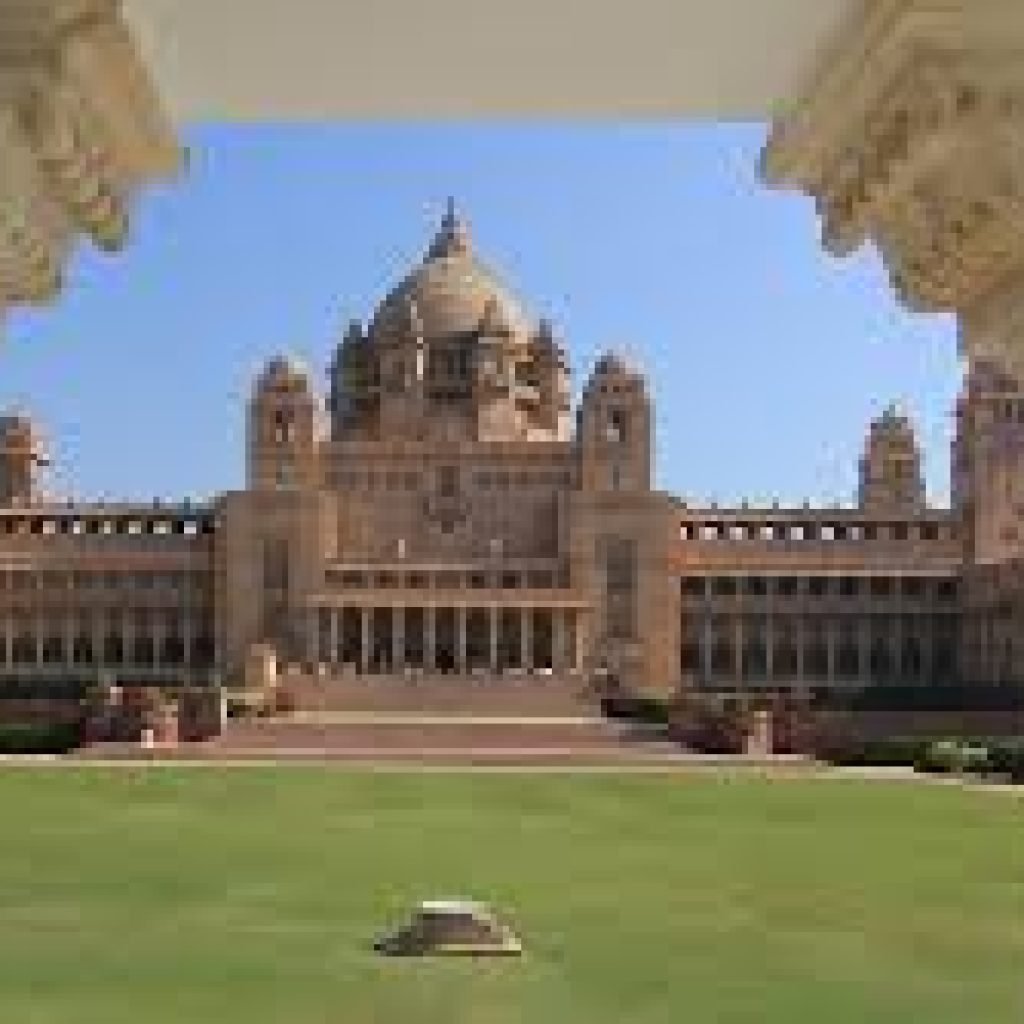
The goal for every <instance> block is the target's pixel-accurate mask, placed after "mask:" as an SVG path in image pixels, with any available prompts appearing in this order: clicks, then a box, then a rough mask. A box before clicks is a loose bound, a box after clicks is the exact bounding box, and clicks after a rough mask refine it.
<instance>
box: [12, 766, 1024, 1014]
mask: <svg viewBox="0 0 1024 1024" xmlns="http://www.w3.org/2000/svg"><path fill="white" fill-rule="evenodd" d="M0 807H2V808H3V833H2V837H0V1020H2V1021H4V1022H7V1021H10V1022H12V1024H15V1022H16V1024H94V1022H95V1024H128V1022H131V1024H137V1022H140V1021H144V1022H146V1024H164V1022H166V1024H171V1022H174V1024H182V1022H188V1024H222V1022H223V1024H233V1022H236V1021H237V1022H245V1024H263V1022H266V1024H331V1022H345V1024H349V1022H351V1024H364V1022H365V1024H381V1022H387V1024H390V1022H395V1024H398V1022H410V1021H416V1022H428V1024H432V1022H436V1024H455V1022H472V1024H512V1022H516V1024H519V1022H523V1024H527V1022H529V1024H547V1022H551V1024H556V1022H557V1024H574V1022H586V1024H604V1022H608V1024H612V1022H614V1024H655V1022H659V1024H661V1022H664V1024H669V1022H671V1024H682V1022H694V1024H740V1022H744V1024H746V1022H749V1024H774V1022H779V1024H783V1022H784V1024H794V1022H801V1024H803V1022H817V1021H824V1022H826V1024H868V1022H870V1024H889V1022H891V1024H915V1022H927V1024H943V1022H947V1024H954V1022H956V1024H1019V1022H1020V1021H1021V1020H1024V800H1021V799H1020V798H1018V797H1015V796H1007V795H1006V794H999V793H984V792H968V791H963V790H960V789H958V788H955V787H949V788H946V787H930V786H923V785H897V784H884V783H882V784H879V783H871V782H863V781H855V780H849V781H847V780H828V781H826V780H814V779H806V780H796V781H794V780H781V779H780V780H772V779H764V778H759V777H757V776H754V775H731V776H726V775H722V776H711V775H686V776H683V775H676V776H659V777H653V776H628V777H627V776H609V775H580V776H547V775H533V776H531V775H500V776H497V775H465V774H459V775H442V774H427V775H417V774H411V773H410V774H370V773H359V772H355V771H345V770H340V769H318V768H306V767H303V768H283V769H280V770H273V769H264V768H250V769H229V770H217V769H206V768H188V767H177V768H156V769H148V770H147V769H142V768H127V767H126V768H122V769H120V770H117V769H112V768H100V767H83V768H74V769H67V770H65V769H61V768H55V769H53V770H31V769H15V768H7V769H4V770H3V773H2V774H0ZM445 895H455V896H461V895H466V896H473V897H478V898H482V899H486V900H488V901H490V902H491V903H492V904H493V905H494V906H495V907H496V908H499V909H501V910H504V911H507V913H508V916H509V917H510V918H511V919H512V921H513V922H514V924H515V925H516V926H517V928H518V930H519V931H520V933H521V935H522V937H523V939H524V942H525V944H526V948H527V955H526V956H525V957H524V958H523V959H522V960H521V961H500V962H497V961H490V962H485V961H478V962H467V961H458V962H455V961H445V962H437V961H416V962H414V961H388V960H383V959H379V958H377V957H375V956H374V955H373V954H372V953H371V952H370V950H369V943H370V942H371V940H372V939H373V937H374V936H375V934H376V933H377V932H378V931H380V930H381V929H382V927H384V926H385V925H386V924H388V923H390V922H393V921H395V920H396V919H400V918H401V917H402V913H403V911H404V910H405V909H406V908H407V907H408V906H409V905H410V904H412V903H413V902H414V901H416V900H417V899H419V898H421V897H430V896H445Z"/></svg>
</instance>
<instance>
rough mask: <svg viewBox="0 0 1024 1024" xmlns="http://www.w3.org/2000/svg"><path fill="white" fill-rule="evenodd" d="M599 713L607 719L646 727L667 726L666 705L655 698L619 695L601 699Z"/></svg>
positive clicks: (667, 710)
mask: <svg viewBox="0 0 1024 1024" xmlns="http://www.w3.org/2000/svg"><path fill="white" fill-rule="evenodd" d="M601 711H602V713H603V714H604V715H605V716H606V717H607V718H616V719H621V720H623V721H627V722H643V723H645V724H647V725H668V720H669V709H668V704H667V703H666V702H665V701H663V700H658V698H656V697H641V696H635V695H631V694H630V695H627V694H623V695H619V696H615V697H602V698H601Z"/></svg>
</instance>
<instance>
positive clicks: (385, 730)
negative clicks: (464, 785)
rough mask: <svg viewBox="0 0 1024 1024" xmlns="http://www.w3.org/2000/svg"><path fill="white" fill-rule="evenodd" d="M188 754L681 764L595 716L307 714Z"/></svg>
mask: <svg viewBox="0 0 1024 1024" xmlns="http://www.w3.org/2000/svg"><path fill="white" fill-rule="evenodd" d="M182 753H184V752H182ZM190 753H191V754H193V755H196V756H202V757H212V758H229V759H254V758H255V759H264V758H274V759H294V758H304V759H329V760H347V761H364V762H396V763H418V764H453V765H456V764H471V765H529V764H537V765H540V764H641V763H657V762H660V761H665V760H672V759H675V758H677V757H678V758H681V757H682V755H681V753H680V751H679V750H678V748H677V747H676V746H675V745H673V744H671V743H669V742H668V741H667V740H666V739H665V738H664V737H662V736H660V735H656V734H652V733H651V732H650V731H647V732H644V731H642V730H638V729H637V728H636V727H631V726H628V725H625V724H623V723H618V722H612V721H609V720H607V719H604V718H601V717H600V716H599V715H595V714H592V715H589V716H586V717H576V718H550V717H540V716H536V715H534V716H529V717H483V716H480V715H469V714H460V715H449V714H440V715H438V714H424V713H419V714H413V715H410V714H382V713H373V714H367V713H345V712H340V713H339V712H308V711H307V712H296V713H295V714H292V715H289V716H287V717H276V718H269V719H249V720H245V721H233V722H231V723H230V724H229V727H228V729H227V731H226V732H225V733H224V734H223V735H222V736H220V737H218V738H217V739H216V740H212V741H209V742H207V743H204V744H200V745H197V747H196V748H192V749H191V751H190Z"/></svg>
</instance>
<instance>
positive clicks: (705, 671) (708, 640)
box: [698, 610, 715, 686]
mask: <svg viewBox="0 0 1024 1024" xmlns="http://www.w3.org/2000/svg"><path fill="white" fill-rule="evenodd" d="M700 644H701V652H700V664H701V669H700V675H699V677H698V682H699V683H700V685H701V686H707V685H708V683H709V682H710V680H711V679H712V676H713V673H712V670H711V654H712V652H713V651H714V648H715V634H714V628H713V625H712V621H711V616H710V615H709V614H708V613H707V611H706V610H705V611H702V612H701V624H700Z"/></svg>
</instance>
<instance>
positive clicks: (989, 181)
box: [762, 0, 1024, 363]
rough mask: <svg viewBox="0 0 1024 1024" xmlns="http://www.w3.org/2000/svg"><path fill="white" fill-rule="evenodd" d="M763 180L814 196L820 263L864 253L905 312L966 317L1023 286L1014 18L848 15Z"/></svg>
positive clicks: (1022, 145)
mask: <svg viewBox="0 0 1024 1024" xmlns="http://www.w3.org/2000/svg"><path fill="white" fill-rule="evenodd" d="M762 173H763V176H764V177H765V179H766V180H767V181H768V182H769V183H770V184H773V185H780V186H786V187H795V188H798V189H800V190H801V191H804V192H806V193H807V194H809V195H811V196H813V197H814V199H815V200H816V202H817V206H818V211H819V213H820V215H821V220H822V234H823V243H824V245H825V247H826V249H828V251H829V252H831V253H833V254H836V255H846V254H848V253H849V252H851V251H853V250H854V249H856V248H857V247H858V246H860V245H861V244H862V243H863V242H865V241H868V240H870V241H873V242H874V243H875V244H876V245H877V246H878V248H879V251H880V252H881V254H882V256H883V258H884V260H885V263H886V266H887V268H888V270H889V272H890V275H891V279H892V282H893V285H894V287H895V289H896V291H897V293H898V294H899V296H900V298H901V299H902V300H903V302H904V303H905V304H906V305H908V306H909V307H911V308H913V309H916V310H920V311H937V310H947V311H950V310H952V311H956V312H958V313H961V314H965V313H967V312H968V311H973V310H975V309H976V308H977V307H978V306H979V305H984V304H985V303H986V302H987V301H988V297H989V296H990V295H992V294H993V293H994V292H996V291H998V290H999V289H1001V288H1003V287H1005V286H1006V285H1007V283H1008V282H1012V281H1013V280H1015V279H1017V280H1020V281H1021V282H1022V283H1024V6H1022V5H1021V4H1020V2H1019V0H866V2H864V3H861V4H859V5H858V7H857V9H856V12H855V15H854V16H853V17H852V18H851V20H850V21H849V22H848V24H847V26H846V29H845V32H844V33H843V35H842V37H841V38H839V39H837V41H836V45H835V47H834V48H833V50H832V52H830V53H828V54H826V55H825V56H824V59H823V61H822V64H821V67H820V68H819V70H818V72H817V74H816V75H815V76H814V77H813V78H812V80H811V82H810V84H809V86H808V88H807V90H806V92H805V95H804V96H803V97H802V98H801V99H800V100H799V101H798V103H797V104H796V105H795V106H794V108H793V109H792V110H791V111H790V112H789V113H788V114H787V115H784V116H783V117H782V118H780V119H779V121H778V122H777V124H776V126H775V128H774V130H773V133H772V136H771V138H770V140H769V143H768V145H767V147H766V150H765V153H764V156H763V161H762ZM985 319H989V318H985ZM1018 338H1019V335H1018ZM1006 340H1008V339H1004V341H1006ZM965 342H966V343H967V345H968V348H970V344H971V342H970V337H969V332H967V333H965ZM1016 344H1017V346H1018V347H1020V348H1022V349H1024V346H1022V345H1021V344H1020V341H1017V342H1016ZM1004 355H1005V353H1004ZM1014 359H1015V360H1018V361H1020V362H1022V363H1024V351H1022V352H1021V355H1020V356H1014Z"/></svg>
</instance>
